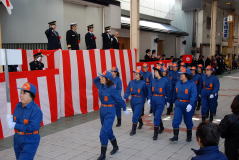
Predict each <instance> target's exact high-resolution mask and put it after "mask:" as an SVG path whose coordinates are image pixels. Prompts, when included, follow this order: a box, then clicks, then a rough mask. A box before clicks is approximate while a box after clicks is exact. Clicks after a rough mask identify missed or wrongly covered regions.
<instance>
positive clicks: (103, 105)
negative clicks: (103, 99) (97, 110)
mask: <svg viewBox="0 0 239 160" xmlns="http://www.w3.org/2000/svg"><path fill="white" fill-rule="evenodd" d="M101 107H114V105H113V104H101Z"/></svg>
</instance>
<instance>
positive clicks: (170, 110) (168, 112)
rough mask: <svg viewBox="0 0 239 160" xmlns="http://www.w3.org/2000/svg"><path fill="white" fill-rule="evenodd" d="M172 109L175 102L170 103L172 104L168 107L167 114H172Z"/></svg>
mask: <svg viewBox="0 0 239 160" xmlns="http://www.w3.org/2000/svg"><path fill="white" fill-rule="evenodd" d="M172 109H173V104H170V106H169V107H168V109H167V113H166V114H167V115H170V114H171V112H172Z"/></svg>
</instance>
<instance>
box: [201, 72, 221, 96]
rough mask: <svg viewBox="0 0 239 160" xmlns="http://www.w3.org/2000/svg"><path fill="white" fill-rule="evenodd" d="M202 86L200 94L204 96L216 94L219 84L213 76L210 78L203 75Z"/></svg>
mask: <svg viewBox="0 0 239 160" xmlns="http://www.w3.org/2000/svg"><path fill="white" fill-rule="evenodd" d="M202 83H203V84H202V85H203V89H202V94H204V95H210V94H214V95H215V93H218V91H219V88H220V83H219V79H218V78H217V77H216V76H214V75H211V76H210V77H208V76H207V75H203V76H202Z"/></svg>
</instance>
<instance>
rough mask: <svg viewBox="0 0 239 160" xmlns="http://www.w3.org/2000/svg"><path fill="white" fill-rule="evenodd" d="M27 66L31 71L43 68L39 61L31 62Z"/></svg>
mask: <svg viewBox="0 0 239 160" xmlns="http://www.w3.org/2000/svg"><path fill="white" fill-rule="evenodd" d="M29 65H30V69H31V71H34V70H43V68H44V64H43V63H42V62H39V61H32V62H31V63H30V64H29Z"/></svg>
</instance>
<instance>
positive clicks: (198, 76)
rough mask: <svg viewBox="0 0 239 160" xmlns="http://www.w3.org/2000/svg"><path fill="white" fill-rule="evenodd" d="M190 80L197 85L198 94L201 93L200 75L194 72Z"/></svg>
mask: <svg viewBox="0 0 239 160" xmlns="http://www.w3.org/2000/svg"><path fill="white" fill-rule="evenodd" d="M192 81H193V82H194V83H195V85H196V86H197V93H198V95H199V94H201V90H202V78H201V76H200V75H199V74H195V75H194V76H193V78H192Z"/></svg>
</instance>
